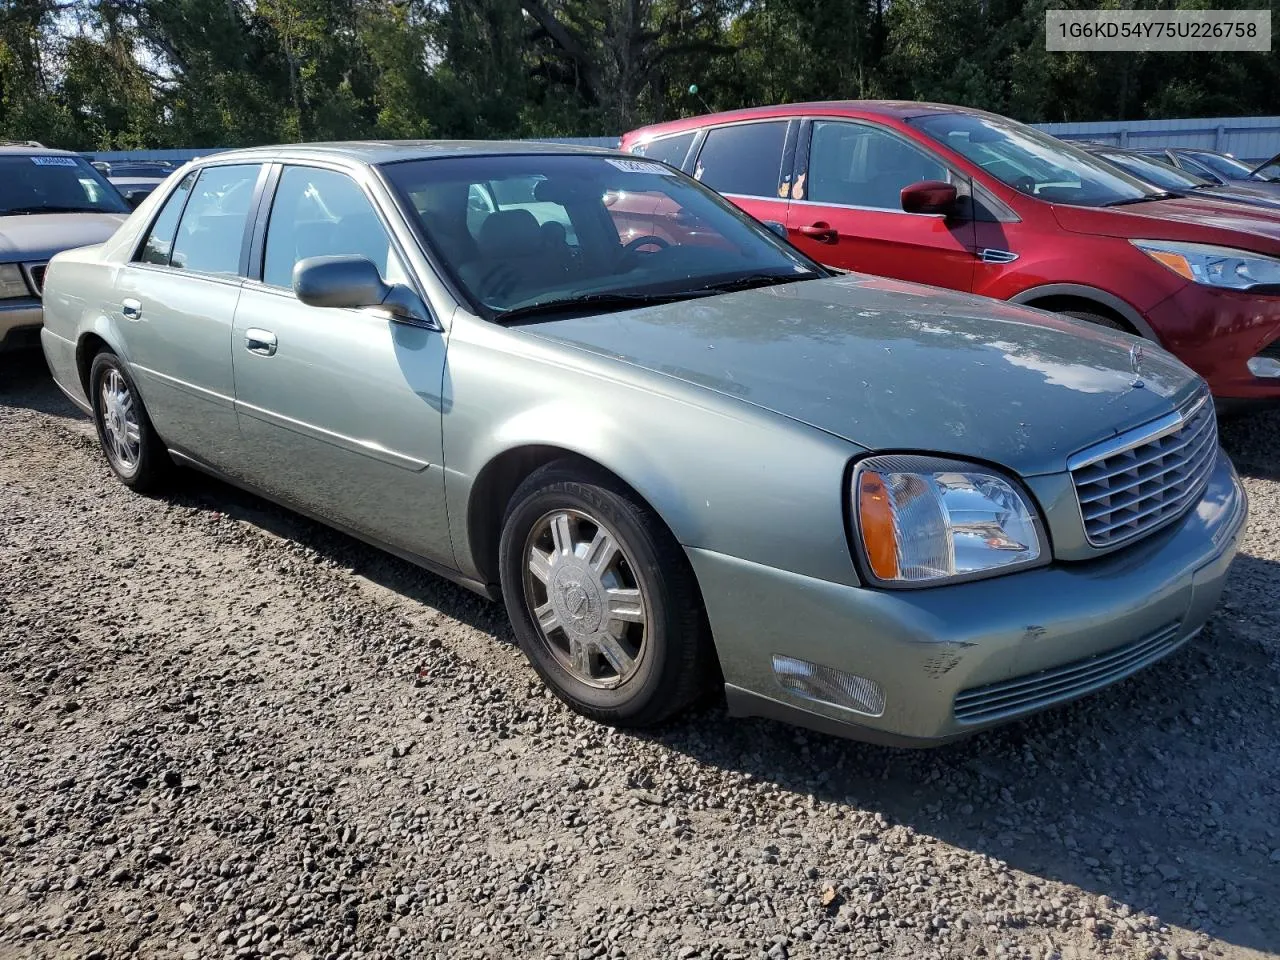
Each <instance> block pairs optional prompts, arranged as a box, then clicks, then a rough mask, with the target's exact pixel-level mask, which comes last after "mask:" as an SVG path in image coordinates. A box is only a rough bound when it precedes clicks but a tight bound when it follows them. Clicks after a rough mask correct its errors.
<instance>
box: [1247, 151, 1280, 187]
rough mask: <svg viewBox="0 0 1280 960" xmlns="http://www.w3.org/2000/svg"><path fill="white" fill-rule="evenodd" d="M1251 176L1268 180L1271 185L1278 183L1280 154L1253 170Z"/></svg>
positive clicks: (1279, 181)
mask: <svg viewBox="0 0 1280 960" xmlns="http://www.w3.org/2000/svg"><path fill="white" fill-rule="evenodd" d="M1253 175H1254V176H1255V177H1261V178H1262V179H1263V180H1270V181H1271V182H1272V183H1280V154H1277V155H1276V156H1274V157H1272V158H1271V159H1270V160H1268V161H1267V162H1266V163H1264V164H1263V165H1262V166H1260V167H1258V168H1257V169H1256V170H1254V171H1253Z"/></svg>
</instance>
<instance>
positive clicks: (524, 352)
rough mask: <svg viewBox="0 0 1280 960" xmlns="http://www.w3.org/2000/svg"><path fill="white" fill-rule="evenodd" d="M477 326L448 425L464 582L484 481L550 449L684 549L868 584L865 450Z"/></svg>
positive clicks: (677, 385) (458, 374) (665, 381)
mask: <svg viewBox="0 0 1280 960" xmlns="http://www.w3.org/2000/svg"><path fill="white" fill-rule="evenodd" d="M471 326H472V325H470V324H468V325H467V328H468V329H467V330H466V331H465V332H463V331H459V332H462V334H463V335H461V336H459V335H458V334H457V333H455V335H454V337H453V339H452V340H451V343H450V349H449V372H448V376H447V377H446V381H445V392H446V402H445V404H444V411H445V412H444V414H443V429H444V451H445V490H446V499H447V503H448V507H449V522H450V530H451V533H452V536H453V544H454V552H455V556H456V557H457V560H458V565H459V567H460V568H461V569H462V571H463V572H464V573H466V574H467V575H469V576H476V575H478V574H479V570H478V569H477V558H476V557H475V556H474V555H473V551H472V549H471V546H470V544H471V539H472V538H471V532H472V530H471V524H472V523H474V511H473V509H472V498H473V493H474V492H475V489H476V481H477V478H479V477H481V476H482V475H483V474H484V472H485V470H486V468H487V467H488V466H489V465H490V464H492V463H494V462H495V461H496V460H497V459H498V458H500V457H503V456H504V455H508V454H510V453H512V452H513V451H519V450H522V449H527V448H535V447H543V448H546V447H550V448H553V449H555V450H564V451H565V452H567V453H572V454H575V455H577V456H580V457H583V458H585V459H587V460H590V461H592V462H594V463H596V464H598V465H600V466H601V467H603V468H605V469H606V470H608V471H610V472H611V473H613V474H614V475H616V476H617V477H618V478H619V479H621V480H622V481H623V482H624V483H626V484H627V485H628V486H630V487H631V488H632V489H633V490H635V491H636V492H637V493H638V494H639V495H640V496H641V497H643V498H644V500H645V501H646V502H647V503H648V504H649V505H650V506H651V507H652V508H653V510H654V511H655V512H656V513H657V514H658V516H659V517H660V518H661V519H662V520H663V522H664V523H666V525H667V526H668V528H669V529H670V530H671V532H672V533H673V535H674V536H675V537H676V539H677V540H678V541H679V542H680V543H681V544H682V545H683V546H685V547H687V548H688V547H699V548H703V549H708V550H715V551H717V552H719V553H723V554H728V555H730V556H735V557H739V558H742V559H745V560H751V561H752V562H755V563H760V564H765V565H768V566H774V567H782V568H785V569H788V570H792V571H795V572H802V573H804V574H805V575H808V576H813V577H820V578H822V579H826V580H832V581H835V582H842V583H851V584H856V583H857V582H858V581H857V575H856V573H855V571H854V568H853V563H852V560H851V558H850V554H849V547H848V540H847V536H846V533H845V499H846V492H845V490H844V489H843V485H844V478H845V474H846V468H847V466H848V463H849V460H850V459H851V458H852V457H853V456H855V455H856V454H857V453H859V452H860V450H861V448H859V447H857V446H855V445H853V444H851V443H849V442H847V441H845V440H843V439H841V438H837V437H833V436H831V435H829V434H826V433H823V432H822V431H819V430H817V429H815V428H813V427H810V426H807V425H805V424H801V423H798V422H797V421H794V420H791V419H789V418H786V417H783V416H780V415H778V414H775V413H772V412H770V411H767V410H763V409H762V408H760V407H756V406H754V405H752V404H749V403H746V402H744V401H741V400H737V399H735V398H732V397H728V396H725V395H723V394H719V393H716V392H715V391H712V390H709V389H707V388H704V387H700V386H695V385H691V384H688V383H685V382H684V381H680V380H677V379H674V378H671V377H666V376H663V375H662V374H656V373H652V372H649V371H645V370H641V369H639V368H636V367H633V366H631V365H629V364H626V363H625V362H623V361H619V360H613V359H611V358H605V357H600V356H596V355H594V354H588V353H585V352H583V351H579V350H576V349H574V348H571V347H565V346H561V345H553V344H549V343H547V342H546V341H541V340H538V339H537V338H533V337H528V336H524V335H522V334H520V333H519V332H518V331H508V330H503V329H501V328H496V327H495V328H492V330H491V331H483V332H480V333H479V334H478V335H476V333H475V331H473V330H472V329H471ZM544 459H545V458H544ZM489 509H492V508H489ZM490 519H492V518H490ZM494 529H497V527H496V525H495V526H494Z"/></svg>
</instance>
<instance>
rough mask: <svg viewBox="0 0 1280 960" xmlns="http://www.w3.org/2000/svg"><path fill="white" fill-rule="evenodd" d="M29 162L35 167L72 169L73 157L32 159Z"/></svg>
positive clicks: (74, 161) (74, 160) (73, 164)
mask: <svg viewBox="0 0 1280 960" xmlns="http://www.w3.org/2000/svg"><path fill="white" fill-rule="evenodd" d="M31 162H32V163H34V164H35V165H36V166H37V167H74V166H77V163H76V158H75V157H32V158H31Z"/></svg>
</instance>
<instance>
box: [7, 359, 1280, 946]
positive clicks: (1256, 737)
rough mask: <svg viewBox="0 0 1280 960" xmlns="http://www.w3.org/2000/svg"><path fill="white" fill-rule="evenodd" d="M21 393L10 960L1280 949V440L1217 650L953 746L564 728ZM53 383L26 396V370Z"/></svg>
mask: <svg viewBox="0 0 1280 960" xmlns="http://www.w3.org/2000/svg"><path fill="white" fill-rule="evenodd" d="M38 365H39V361H38V359H33V358H27V359H26V360H20V361H14V360H10V361H7V362H5V363H3V364H0V521H2V525H0V706H2V707H3V717H2V718H0V721H2V722H0V956H3V957H6V958H8V957H27V956H34V957H59V958H70V957H93V958H107V957H123V956H126V955H138V956H143V957H191V958H195V957H207V958H214V957H286V956H288V957H312V958H317V960H321V958H324V960H337V958H340V957H361V956H363V957H414V958H418V957H423V958H431V957H449V958H454V957H461V958H466V957H507V956H517V955H518V956H532V957H548V958H549V957H560V958H569V960H588V958H594V957H630V958H680V960H684V958H694V957H701V958H716V960H729V958H734V957H738V958H756V957H768V958H775V960H777V958H783V957H793V958H798V957H824V958H825V957H864V956H883V957H902V958H908V957H910V958H930V957H964V958H969V957H981V956H989V957H1000V956H1005V957H1035V958H1048V957H1094V956H1114V957H1170V958H1172V957H1219V956H1222V957H1258V956H1276V955H1277V953H1276V951H1280V777H1278V771H1280V687H1278V684H1277V678H1278V677H1280V642H1278V641H1277V625H1278V624H1280V415H1278V414H1267V415H1260V416H1253V417H1250V418H1248V419H1245V420H1241V421H1237V422H1233V423H1230V424H1227V425H1226V426H1225V427H1224V440H1225V443H1226V445H1227V447H1228V449H1229V450H1230V451H1231V452H1232V454H1233V455H1234V456H1235V457H1236V459H1237V463H1238V464H1239V465H1240V466H1241V468H1242V471H1243V472H1245V473H1246V474H1247V475H1248V479H1247V480H1246V483H1247V486H1248V488H1249V493H1250V496H1251V498H1252V505H1253V516H1252V520H1251V525H1250V532H1249V536H1248V539H1247V541H1246V543H1245V546H1244V553H1243V555H1242V556H1241V557H1240V559H1239V560H1238V561H1237V564H1236V566H1235V568H1234V572H1233V574H1232V578H1231V582H1230V585H1229V587H1228V591H1227V596H1226V599H1225V603H1224V606H1223V607H1222V609H1221V610H1220V611H1219V613H1218V614H1217V616H1216V617H1215V618H1214V620H1213V621H1212V623H1211V624H1210V626H1209V628H1208V630H1207V631H1206V632H1205V634H1204V635H1203V636H1202V638H1201V639H1199V640H1198V641H1197V642H1196V643H1195V644H1194V645H1192V646H1191V647H1189V648H1188V649H1186V650H1184V651H1182V652H1180V653H1179V654H1177V655H1176V656H1175V657H1173V658H1171V659H1170V660H1168V661H1166V663H1164V664H1163V665H1161V666H1160V667H1158V668H1156V669H1154V670H1150V671H1148V672H1146V673H1145V674H1142V675H1140V676H1139V677H1136V678H1134V679H1133V680H1130V681H1129V682H1126V683H1124V684H1122V685H1120V686H1119V687H1117V688H1114V689H1112V690H1110V691H1108V692H1106V693H1103V694H1101V695H1099V696H1095V697H1092V698H1090V699H1088V700H1086V701H1084V702H1080V703H1077V704H1075V705H1072V706H1070V707H1068V708H1065V709H1060V710H1057V711H1054V712H1051V713H1048V714H1045V715H1041V716H1039V717H1037V718H1035V719H1033V720H1031V721H1029V722H1026V723H1022V724H1018V725H1016V726H1013V727H1010V728H1006V729H1004V730H1001V731H998V732H996V733H993V734H988V735H983V736H980V737H978V738H975V739H973V740H970V741H968V742H965V743H963V744H960V745H957V746H953V747H948V748H944V749H940V750H935V751H931V752H924V753H918V752H899V751H892V750H887V749H882V748H876V747H870V746H864V745H860V744H854V743H848V742H844V741H839V740H835V739H831V738H827V737H823V736H818V735H812V734H807V733H803V732H798V731H796V730H794V729H790V728H787V727H783V726H780V725H776V724H773V723H768V722H764V721H745V722H744V721H731V720H728V719H727V718H726V717H725V715H724V711H723V707H721V706H719V705H717V704H716V703H714V702H712V703H710V704H708V705H706V706H704V707H703V708H702V709H701V710H700V711H698V712H696V713H694V714H693V715H691V716H688V717H686V718H683V719H681V720H680V721H679V722H677V723H675V724H673V725H671V726H669V727H668V728H666V729H664V730H661V731H659V732H657V733H656V734H654V735H651V736H640V735H635V734H631V733H622V732H615V731H611V730H609V729H606V728H604V727H599V726H596V725H594V724H591V723H589V722H586V721H584V720H581V719H579V718H578V717H576V716H575V715H573V714H571V713H570V712H569V711H567V710H566V709H565V708H563V707H562V706H560V705H559V703H558V702H557V701H555V700H553V699H552V698H551V697H550V696H549V695H547V694H546V693H544V692H543V690H542V689H541V687H540V686H539V685H538V684H537V683H536V682H535V679H534V676H533V674H532V671H531V670H530V669H529V668H528V667H527V666H526V665H525V663H524V661H523V660H522V658H521V656H520V654H519V651H518V650H517V649H516V648H515V647H514V646H513V645H512V642H511V636H510V633H509V631H508V629H507V627H506V626H505V623H504V618H503V614H502V611H501V609H500V608H499V607H498V606H497V605H490V604H487V603H485V602H483V601H480V600H479V599H477V598H474V597H472V596H471V595H469V594H467V593H466V592H464V591H462V590H460V589H458V588H455V587H453V586H450V585H448V584H446V583H445V582H443V581H441V580H438V579H435V578H433V577H431V576H429V575H427V574H424V573H422V572H420V571H418V570H416V569H414V568H412V567H409V566H408V565H406V564H403V563H400V562H399V561H396V560H393V559H390V558H388V557H386V556H384V555H382V554H379V553H378V552H377V551H375V550H372V549H369V548H367V547H364V546H363V545H360V544H357V543H356V542H354V541H352V540H350V539H347V538H345V537H343V536H341V535H339V534H336V533H333V532H330V531H328V530H326V529H324V528H322V527H320V526H318V525H315V524H312V523H310V522H308V521H305V520H302V519H300V518H298V517H296V516H293V515H290V514H288V513H286V512H284V511H282V510H278V509H276V508H275V507H273V506H271V505H269V504H267V503H265V502H263V501H261V500H258V499H256V498H254V497H251V496H248V495H246V494H242V493H239V492H236V491H234V490H232V489H230V488H228V487H226V486H223V485H221V484H218V483H215V482H213V481H209V480H205V479H201V478H198V477H191V478H188V479H186V480H184V482H183V483H182V484H181V485H180V487H179V488H178V490H177V491H176V492H175V493H173V494H172V495H170V496H168V497H166V498H164V499H147V498H144V497H139V496H136V495H133V494H131V493H129V492H128V491H127V490H125V489H124V488H123V487H122V486H120V485H119V484H118V483H116V482H115V481H114V479H113V478H112V477H111V475H110V474H109V472H108V470H107V468H106V466H105V464H104V462H103V460H102V459H101V457H100V456H99V454H98V453H97V450H96V447H95V444H94V441H93V439H92V432H91V430H90V428H89V425H88V423H87V422H86V421H85V420H84V419H83V418H82V417H80V416H79V415H78V414H77V413H76V412H75V411H74V410H73V409H72V408H71V407H70V406H69V405H68V404H67V403H66V402H65V401H64V400H63V399H62V398H61V396H60V394H58V393H57V391H56V389H55V388H54V387H53V386H52V385H51V384H50V382H49V380H48V378H47V374H45V373H44V371H43V369H42V368H41V369H39V370H35V369H34V367H36V366H38ZM24 368H25V369H24Z"/></svg>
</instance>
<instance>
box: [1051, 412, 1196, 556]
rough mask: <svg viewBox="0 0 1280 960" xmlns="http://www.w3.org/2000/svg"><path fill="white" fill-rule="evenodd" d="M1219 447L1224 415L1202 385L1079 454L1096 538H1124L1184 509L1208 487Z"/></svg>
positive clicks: (1074, 463) (1088, 528)
mask: <svg viewBox="0 0 1280 960" xmlns="http://www.w3.org/2000/svg"><path fill="white" fill-rule="evenodd" d="M1217 450H1218V421H1217V417H1216V415H1215V413H1214V408H1213V401H1212V400H1211V399H1210V398H1209V394H1208V391H1207V390H1202V391H1201V392H1200V393H1198V394H1197V395H1196V396H1195V398H1194V399H1193V400H1192V401H1191V402H1190V403H1188V404H1186V405H1184V406H1183V408H1182V409H1181V410H1179V411H1178V412H1177V413H1171V414H1169V415H1168V416H1167V417H1162V418H1161V419H1159V420H1157V421H1155V422H1154V423H1150V424H1147V425H1145V426H1142V427H1138V428H1137V429H1136V430H1131V431H1129V432H1128V433H1125V434H1122V435H1121V436H1119V437H1115V438H1114V439H1112V440H1108V441H1106V442H1105V443H1101V444H1098V445H1097V446H1095V447H1091V448H1089V449H1088V450H1085V451H1083V452H1081V453H1078V454H1076V455H1075V456H1073V457H1072V458H1071V459H1070V460H1069V461H1068V462H1067V466H1068V468H1069V469H1070V470H1071V479H1072V481H1073V482H1074V483H1075V488H1076V497H1077V499H1078V500H1079V502H1080V515H1081V517H1082V518H1083V519H1084V530H1085V536H1086V537H1087V538H1088V540H1089V543H1091V544H1093V546H1095V547H1114V546H1118V545H1119V544H1122V543H1127V542H1128V541H1130V540H1134V539H1136V538H1138V537H1141V536H1143V535H1145V534H1148V533H1150V532H1151V531H1153V530H1155V529H1156V528H1157V527H1160V526H1162V525H1163V524H1165V523H1166V522H1167V521H1170V520H1173V519H1174V518H1176V517H1179V516H1181V515H1182V514H1183V513H1184V512H1185V511H1186V510H1187V508H1188V507H1190V506H1191V505H1192V504H1193V503H1195V502H1196V501H1197V500H1198V499H1199V498H1200V495H1201V494H1202V493H1203V492H1204V488H1205V485H1206V484H1207V483H1208V481H1209V474H1210V472H1211V471H1212V470H1213V462H1214V456H1215V454H1216V453H1217Z"/></svg>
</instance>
